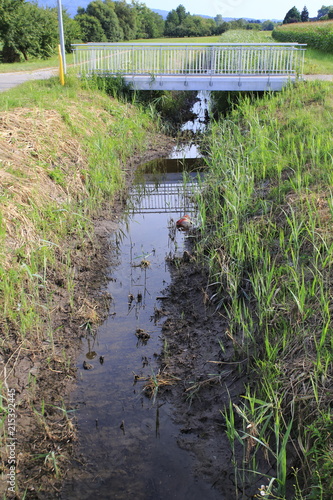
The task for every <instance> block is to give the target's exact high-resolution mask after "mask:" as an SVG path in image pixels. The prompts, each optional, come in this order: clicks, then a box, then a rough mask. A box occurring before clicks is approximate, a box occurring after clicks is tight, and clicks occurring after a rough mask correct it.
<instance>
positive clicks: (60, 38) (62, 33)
mask: <svg viewBox="0 0 333 500" xmlns="http://www.w3.org/2000/svg"><path fill="white" fill-rule="evenodd" d="M58 27H59V40H60V49H61V57H62V64H63V67H64V73H65V74H66V56H65V42H64V27H63V24H62V6H61V0H58Z"/></svg>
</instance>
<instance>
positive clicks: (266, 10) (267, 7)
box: [142, 0, 332, 20]
mask: <svg viewBox="0 0 333 500" xmlns="http://www.w3.org/2000/svg"><path fill="white" fill-rule="evenodd" d="M142 2H143V3H145V4H146V5H147V7H149V8H150V9H162V10H167V11H170V10H172V9H176V8H177V7H178V5H179V4H182V5H184V7H185V9H186V11H188V12H190V14H203V15H207V16H213V17H215V16H216V15H217V14H221V15H222V17H235V18H236V19H239V18H241V17H251V18H254V19H281V20H283V19H284V17H285V15H286V14H287V12H288V10H290V9H291V8H292V7H294V6H295V7H296V8H297V9H298V10H299V11H300V12H302V10H303V7H304V5H305V6H306V7H307V9H308V11H309V16H310V17H316V16H317V11H318V10H319V9H320V8H321V7H322V5H331V2H332V0H329V1H328V2H325V1H324V3H322V0H319V1H316V0H278V1H271V0H163V1H161V0H142Z"/></svg>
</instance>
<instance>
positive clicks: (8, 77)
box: [0, 68, 58, 92]
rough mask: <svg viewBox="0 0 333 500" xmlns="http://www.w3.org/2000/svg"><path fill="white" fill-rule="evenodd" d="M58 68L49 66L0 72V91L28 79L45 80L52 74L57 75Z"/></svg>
mask: <svg viewBox="0 0 333 500" xmlns="http://www.w3.org/2000/svg"><path fill="white" fill-rule="evenodd" d="M57 74H58V69H56V68H51V69H50V68H48V69H44V70H38V71H22V72H19V71H18V72H16V73H0V92H4V91H5V90H8V89H10V88H12V87H16V85H20V83H23V82H26V81H28V80H45V79H47V78H50V77H51V76H56V75H57Z"/></svg>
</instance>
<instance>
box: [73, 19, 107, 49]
mask: <svg viewBox="0 0 333 500" xmlns="http://www.w3.org/2000/svg"><path fill="white" fill-rule="evenodd" d="M75 20H76V21H77V23H78V24H79V26H80V30H81V40H82V42H84V43H88V42H96V43H98V42H107V38H106V36H105V33H104V31H103V28H102V26H101V23H100V22H99V20H98V19H97V18H96V17H93V16H89V14H77V15H76V16H75Z"/></svg>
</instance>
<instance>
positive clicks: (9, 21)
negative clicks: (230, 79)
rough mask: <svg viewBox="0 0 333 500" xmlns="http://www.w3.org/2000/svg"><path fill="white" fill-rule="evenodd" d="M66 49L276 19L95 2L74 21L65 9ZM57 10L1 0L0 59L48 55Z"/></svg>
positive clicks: (293, 16) (294, 18)
mask: <svg viewBox="0 0 333 500" xmlns="http://www.w3.org/2000/svg"><path fill="white" fill-rule="evenodd" d="M325 16H327V17H329V18H330V16H332V17H333V6H330V7H325V6H322V8H321V9H320V10H319V11H318V19H322V18H325ZM307 20H309V14H308V11H307V8H306V7H304V9H303V11H302V13H300V12H299V11H298V10H297V9H296V7H293V8H292V9H290V10H289V11H288V13H287V14H286V16H285V19H284V21H283V23H291V22H299V21H307ZM63 25H64V35H65V49H66V51H67V52H71V50H72V44H73V43H75V42H83V43H89V42H97V43H98V42H120V41H123V40H138V39H145V38H162V37H182V38H183V37H190V36H191V37H199V36H210V35H220V34H222V33H224V32H225V31H227V30H228V29H252V30H253V29H257V30H269V31H271V30H273V28H274V27H275V26H276V25H277V24H276V23H274V22H272V21H264V22H261V21H260V20H252V21H246V20H245V19H237V20H233V21H229V22H226V21H224V20H223V18H222V15H221V14H218V15H217V16H216V17H215V18H208V17H207V18H205V17H202V16H197V15H192V14H190V12H187V11H186V9H185V7H184V6H183V5H181V4H180V5H179V6H178V7H177V8H176V9H173V10H171V11H170V12H169V13H168V15H167V18H166V20H164V19H163V17H162V16H160V15H159V14H157V13H156V12H154V11H153V10H151V9H149V8H148V7H147V6H146V5H145V4H144V3H141V2H139V1H138V0H131V3H127V2H126V0H119V1H113V0H93V1H91V2H90V3H89V4H88V5H87V7H86V8H81V7H79V8H78V10H77V14H76V15H75V16H74V19H72V18H71V17H70V16H69V15H68V14H67V12H66V10H63ZM58 40H59V36H58V14H57V9H56V8H48V7H46V8H43V7H39V6H38V4H37V3H34V2H31V1H27V0H0V60H1V61H2V62H16V61H20V60H22V59H25V60H27V59H29V58H31V57H39V58H45V59H46V58H48V57H50V56H51V55H53V54H54V53H55V51H56V49H57V45H58V43H59V41H58Z"/></svg>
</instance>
